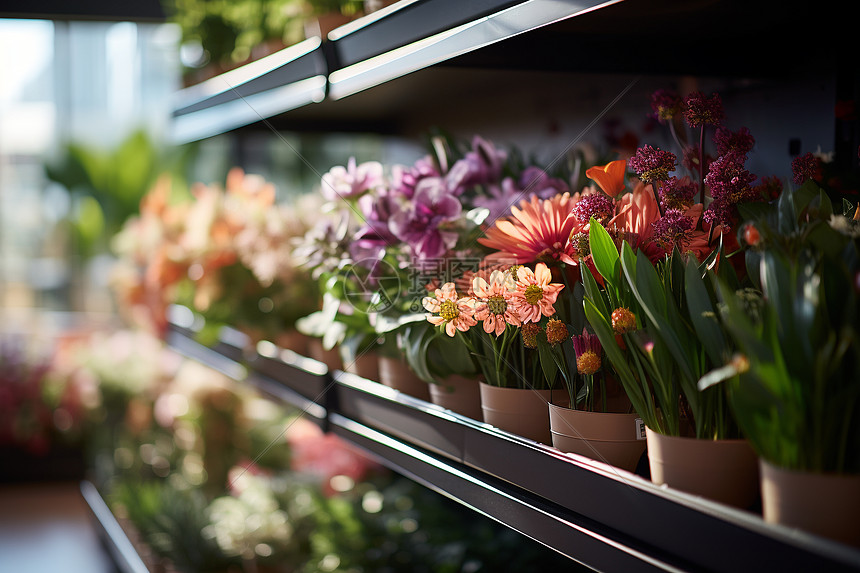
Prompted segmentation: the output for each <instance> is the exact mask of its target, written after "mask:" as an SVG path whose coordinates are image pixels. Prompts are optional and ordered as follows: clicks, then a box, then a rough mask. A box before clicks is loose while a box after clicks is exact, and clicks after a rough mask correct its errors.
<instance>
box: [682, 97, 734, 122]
mask: <svg viewBox="0 0 860 573" xmlns="http://www.w3.org/2000/svg"><path fill="white" fill-rule="evenodd" d="M724 115H725V114H724V113H723V100H722V99H721V98H720V94H717V93H715V94H712V95H711V97H708V96H706V95H705V94H704V93H702V92H700V91H697V92H693V93H691V94H690V95H688V96H687V98H686V99H685V100H684V117H685V118H686V119H687V124H688V125H689V126H690V127H701V126H703V125H719V124H720V123H722V121H723V117H724Z"/></svg>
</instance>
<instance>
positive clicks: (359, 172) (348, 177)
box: [322, 157, 383, 201]
mask: <svg viewBox="0 0 860 573" xmlns="http://www.w3.org/2000/svg"><path fill="white" fill-rule="evenodd" d="M382 172H383V170H382V164H381V163H379V162H377V161H368V162H366V163H362V164H360V165H356V163H355V158H354V157H350V159H349V163H348V164H347V166H346V167H343V166H340V165H338V166H335V167H332V168H331V170H329V172H328V173H326V174H325V175H323V176H322V194H323V197H325V198H326V200H328V201H335V200H337V199H347V198H351V197H358V196H359V195H361V194H362V193H364V192H366V191H370V190H371V189H374V188H376V187H378V186H380V185H382V183H383V176H382Z"/></svg>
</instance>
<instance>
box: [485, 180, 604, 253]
mask: <svg viewBox="0 0 860 573" xmlns="http://www.w3.org/2000/svg"><path fill="white" fill-rule="evenodd" d="M575 202H576V201H575V199H574V198H572V197H571V195H570V193H564V194H561V195H556V196H555V197H552V198H551V199H541V198H539V197H538V196H537V195H533V196H532V197H531V198H530V199H523V200H522V201H520V205H519V207H511V215H510V216H509V217H505V218H502V219H499V220H497V221H496V222H495V224H494V225H493V226H492V227H490V228H488V229H486V230H485V231H484V234H485V235H486V236H485V237H481V238H479V239H478V242H479V243H481V244H482V245H484V246H486V247H490V248H491V249H495V250H496V251H498V252H496V253H493V254H491V255H488V256H487V259H489V260H491V261H507V262H508V263H509V264H512V263H515V264H526V263H535V262H537V261H543V262H546V263H553V262H564V263H568V264H576V261H575V260H574V259H573V258H572V257H571V254H572V251H571V246H570V236H571V235H572V234H573V233H574V231H577V230H579V229H580V228H581V227H582V226H583V225H584V223H581V222H580V221H578V220H577V219H576V217H575V216H574V215H573V213H572V212H571V211H572V209H573V205H574V203H575ZM586 223H587V221H586Z"/></svg>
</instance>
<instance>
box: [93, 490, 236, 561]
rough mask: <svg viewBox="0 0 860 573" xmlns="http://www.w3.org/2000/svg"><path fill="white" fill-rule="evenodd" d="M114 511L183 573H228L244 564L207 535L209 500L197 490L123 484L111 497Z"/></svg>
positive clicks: (156, 551)
mask: <svg viewBox="0 0 860 573" xmlns="http://www.w3.org/2000/svg"><path fill="white" fill-rule="evenodd" d="M110 502H111V505H112V507H113V508H114V511H119V512H120V515H124V516H126V517H127V518H128V519H129V520H130V521H131V522H132V523H134V526H135V528H136V529H137V530H138V532H139V533H140V536H141V537H142V539H143V541H144V542H145V543H146V544H147V545H148V546H149V547H150V548H151V549H152V551H153V552H154V553H155V554H156V555H158V556H159V557H162V558H167V559H169V560H170V561H171V563H172V564H173V565H174V567H176V568H177V569H178V570H179V571H182V572H183V573H192V572H197V571H199V572H201V573H205V572H214V571H224V570H225V569H227V568H228V567H229V566H231V565H233V566H235V565H238V564H239V563H240V561H239V560H238V559H236V558H230V557H227V556H225V555H224V553H223V552H222V551H221V550H220V549H219V547H218V544H217V543H216V541H215V539H214V538H209V537H206V536H204V535H203V531H204V528H205V527H206V526H207V525H208V524H209V522H208V516H207V513H206V506H207V502H206V498H205V496H204V495H203V493H202V492H201V491H200V490H197V489H179V488H175V487H172V486H170V485H169V484H168V483H167V482H163V481H149V482H135V481H129V482H123V483H121V484H119V485H117V487H116V488H115V489H114V491H113V492H112V494H111V495H110Z"/></svg>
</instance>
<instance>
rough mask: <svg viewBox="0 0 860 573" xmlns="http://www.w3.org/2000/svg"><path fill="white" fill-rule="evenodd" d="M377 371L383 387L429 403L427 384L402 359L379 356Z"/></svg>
mask: <svg viewBox="0 0 860 573" xmlns="http://www.w3.org/2000/svg"><path fill="white" fill-rule="evenodd" d="M378 369H379V381H380V382H381V383H383V384H384V385H386V386H388V387H389V388H394V389H395V390H399V391H401V392H403V393H404V394H408V395H410V396H413V397H415V398H419V399H421V400H424V401H425V402H429V401H430V391H429V389H428V388H427V383H426V382H424V381H423V380H422V379H421V378H419V377H418V376H417V375H416V374H415V373H414V372H413V371H412V369H411V368H409V365H408V364H406V362H405V361H404V360H403V359H400V358H393V357H391V356H380V357H379V366H378Z"/></svg>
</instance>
